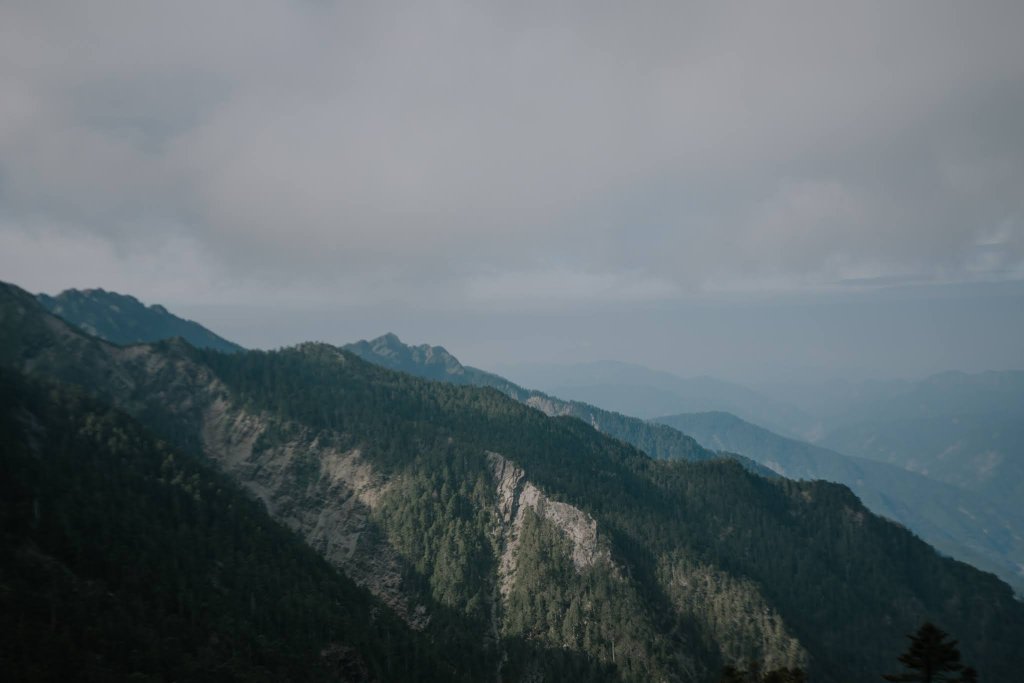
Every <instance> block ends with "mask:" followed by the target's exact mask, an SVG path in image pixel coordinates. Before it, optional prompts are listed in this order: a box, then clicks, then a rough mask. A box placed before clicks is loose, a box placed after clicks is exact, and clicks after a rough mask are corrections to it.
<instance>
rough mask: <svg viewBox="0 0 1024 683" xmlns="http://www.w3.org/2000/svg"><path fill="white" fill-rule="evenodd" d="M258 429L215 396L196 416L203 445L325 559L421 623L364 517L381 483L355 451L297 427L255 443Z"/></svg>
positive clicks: (397, 565) (396, 564)
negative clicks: (290, 434)
mask: <svg viewBox="0 0 1024 683" xmlns="http://www.w3.org/2000/svg"><path fill="white" fill-rule="evenodd" d="M266 428H267V423H266V421H265V420H264V419H263V418H261V417H259V416H255V415H251V414H249V413H246V412H245V411H241V410H237V409H234V408H233V406H232V404H231V403H230V402H229V401H227V400H225V399H223V398H220V399H218V400H216V401H214V402H213V403H211V405H210V406H209V408H208V409H207V410H206V413H205V415H204V418H203V450H204V452H205V453H206V455H207V456H208V457H210V458H212V459H213V460H215V461H216V462H217V463H218V464H219V465H220V466H221V468H222V469H223V470H224V471H225V472H226V473H228V474H229V475H231V476H232V477H234V478H235V479H237V480H238V481H239V482H240V483H241V484H242V486H244V487H245V488H246V489H247V490H248V491H249V492H250V493H251V494H253V495H254V496H255V497H257V498H258V499H259V500H261V501H262V502H263V504H264V505H265V506H266V508H267V510H268V512H270V514H271V515H272V516H273V517H274V518H275V519H277V520H278V521H280V522H282V523H284V524H285V525H286V526H288V527H289V528H291V529H293V530H294V531H296V532H298V533H299V534H301V535H302V536H303V538H305V540H306V542H307V543H308V544H309V545H310V546H311V547H313V548H314V549H315V550H316V551H317V552H319V553H320V554H321V555H323V556H324V557H325V558H326V559H327V560H328V561H329V562H330V563H331V564H333V565H334V566H336V567H338V568H339V569H341V571H343V572H344V573H345V574H346V575H348V576H349V577H350V578H351V579H352V580H354V581H355V582H356V583H358V584H360V585H362V586H365V587H366V588H367V589H369V590H370V592H372V593H373V594H374V595H376V596H377V597H379V598H381V599H382V600H383V601H384V602H385V603H386V604H387V605H389V606H390V607H391V608H392V609H394V610H395V611H396V612H397V613H398V614H399V615H400V616H402V617H403V618H404V619H405V620H406V621H407V622H408V623H409V624H410V625H411V626H413V627H414V628H423V627H425V626H426V624H427V623H428V621H429V617H428V615H427V613H426V609H425V608H424V607H423V606H421V605H416V604H414V600H413V599H412V598H411V597H410V595H409V594H408V593H407V592H406V591H404V590H403V586H402V579H401V577H402V569H403V560H402V558H401V556H400V555H399V553H398V552H397V551H396V550H395V548H394V547H393V546H392V545H391V544H390V543H389V542H388V540H387V538H386V536H385V534H384V533H383V531H382V530H381V529H379V528H378V527H377V525H376V524H375V523H374V522H373V519H372V512H373V510H374V508H375V507H376V506H377V505H378V504H379V502H380V500H381V497H382V496H383V495H384V494H385V493H386V492H387V489H388V482H387V481H385V480H384V478H383V477H380V476H379V475H377V473H376V472H375V471H374V469H373V467H372V466H371V465H370V464H369V463H368V462H366V461H365V460H364V459H363V458H362V455H361V453H360V451H359V450H358V449H355V450H349V451H339V450H338V449H336V448H334V447H333V446H331V445H330V444H327V443H324V442H323V441H321V440H320V439H317V438H315V437H312V436H311V435H310V434H309V433H308V432H307V431H305V430H298V435H297V436H296V437H294V438H293V439H291V440H289V441H287V442H285V443H283V444H281V445H276V446H272V447H267V448H256V447H255V446H256V444H257V443H258V441H259V438H260V436H261V435H262V434H263V432H264V430H265V429H266Z"/></svg>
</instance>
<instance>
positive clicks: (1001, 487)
mask: <svg viewBox="0 0 1024 683" xmlns="http://www.w3.org/2000/svg"><path fill="white" fill-rule="evenodd" d="M787 391H789V392H791V393H789V394H787V396H788V397H789V398H795V393H800V392H803V394H804V399H803V400H805V401H807V402H808V403H809V405H806V406H805V407H807V408H808V409H811V410H816V411H817V415H818V416H819V417H820V418H821V419H822V422H823V425H824V427H823V430H822V433H821V434H819V435H817V437H816V438H815V439H814V442H815V443H817V444H819V445H821V446H824V447H826V448H830V449H833V450H836V451H839V452H842V453H849V454H851V455H856V456H859V457H864V458H869V459H872V460H876V461H881V462H885V463H889V464H891V465H896V466H898V467H901V468H903V469H906V470H910V471H913V472H918V473H921V474H924V475H927V476H928V477H929V478H932V479H936V480H939V481H943V482H946V483H948V484H952V485H954V486H957V487H959V488H961V489H964V490H966V491H969V492H972V493H975V494H980V495H981V496H983V497H984V498H986V499H988V500H990V501H992V502H993V503H996V504H998V505H1000V506H1001V507H1003V508H1004V509H1016V508H1018V507H1019V506H1020V500H1021V498H1022V496H1024V372H1021V371H1001V372H983V373H978V374H966V373H962V372H944V373H940V374H937V375H932V376H930V377H926V378H924V379H922V380H897V381H888V382H862V383H852V382H829V383H826V384H823V385H811V386H803V387H789V388H788V389H787Z"/></svg>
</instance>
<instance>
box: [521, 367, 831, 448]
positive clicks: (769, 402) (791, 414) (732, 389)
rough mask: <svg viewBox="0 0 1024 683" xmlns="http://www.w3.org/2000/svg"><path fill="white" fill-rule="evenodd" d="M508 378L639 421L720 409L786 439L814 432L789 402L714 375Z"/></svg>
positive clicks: (579, 372)
mask: <svg viewBox="0 0 1024 683" xmlns="http://www.w3.org/2000/svg"><path fill="white" fill-rule="evenodd" d="M507 374H509V375H510V376H512V377H514V378H516V379H517V380H518V381H520V382H522V383H524V384H526V385H528V386H533V387H537V388H538V389H541V390H543V391H546V392H549V393H552V394H555V395H556V396H563V397H565V398H569V399H573V400H576V401H583V402H586V403H590V404H593V405H597V406H600V407H602V408H604V409H606V410H613V411H617V412H620V413H624V414H626V415H636V416H637V417H642V418H654V417H658V416H659V415H673V414H676V413H693V412H710V411H723V412H729V413H733V414H735V415H739V416H741V417H742V418H743V419H745V420H749V421H751V422H755V423H757V424H764V425H768V426H769V427H771V428H772V429H774V430H776V431H777V432H781V433H784V434H787V435H806V434H811V433H814V432H815V430H816V428H817V421H816V420H815V419H814V418H812V417H810V416H809V415H807V414H805V413H803V412H802V411H801V410H799V409H797V408H795V407H794V406H792V405H790V404H788V403H785V402H783V401H779V400H776V399H773V398H769V397H768V396H765V395H764V394H761V393H758V392H756V391H753V390H751V389H748V388H747V387H744V386H741V385H738V384H734V383H732V382H726V381H723V380H719V379H715V378H713V377H688V378H682V377H678V376H676V375H673V374H671V373H668V372H661V371H658V370H652V369H650V368H646V367H643V366H641V365H635V364H632V363H621V362H615V361H598V362H592V363H576V364H565V365H558V364H537V365H518V366H510V367H509V368H507Z"/></svg>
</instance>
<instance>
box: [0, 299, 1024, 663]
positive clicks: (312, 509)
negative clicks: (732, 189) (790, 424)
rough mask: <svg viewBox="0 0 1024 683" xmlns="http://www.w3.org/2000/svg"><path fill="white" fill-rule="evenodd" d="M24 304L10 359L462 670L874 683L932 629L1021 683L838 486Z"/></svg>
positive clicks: (365, 375)
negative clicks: (82, 398) (261, 522)
mask: <svg viewBox="0 0 1024 683" xmlns="http://www.w3.org/2000/svg"><path fill="white" fill-rule="evenodd" d="M33 306H35V304H34V302H32V300H31V298H30V297H28V298H26V296H25V295H24V293H21V292H19V291H18V290H16V289H13V288H10V287H5V288H2V289H0V360H2V361H3V362H4V363H6V364H12V365H15V366H17V367H19V368H22V369H25V370H29V371H31V372H33V373H36V374H42V375H47V376H56V377H58V378H63V379H65V380H71V381H77V382H82V383H87V384H88V385H89V386H90V387H93V388H94V389H95V390H97V391H98V392H99V393H100V394H102V395H104V396H108V397H110V398H111V399H112V400H116V401H117V402H118V403H119V405H121V406H123V407H124V408H125V409H127V410H129V411H130V412H131V413H132V414H133V415H136V416H138V417H139V418H140V419H142V420H144V421H145V422H146V424H147V425H150V426H151V427H152V428H154V429H157V430H159V431H161V433H163V434H164V435H166V436H167V437H168V438H171V439H173V440H175V442H177V443H179V444H183V445H184V446H188V445H190V444H191V445H194V446H196V447H197V448H199V449H201V450H202V452H203V453H204V454H205V455H206V456H207V457H209V458H211V459H213V460H215V461H216V462H218V463H219V465H220V466H221V468H222V469H223V470H224V471H225V472H226V473H227V474H228V475H229V476H230V477H231V478H232V479H233V480H234V481H237V482H239V483H240V484H242V485H243V486H244V487H245V488H246V489H247V490H248V491H249V492H250V493H251V494H252V495H253V496H255V497H257V498H259V499H260V500H262V501H263V502H264V504H265V506H266V509H267V510H268V511H269V512H270V514H271V515H272V516H273V517H274V518H275V519H277V520H280V521H281V522H283V523H285V524H287V525H288V526H290V527H291V528H293V529H295V530H296V531H297V532H298V533H300V534H301V535H302V536H303V537H304V538H305V539H306V541H307V543H308V544H309V545H311V546H312V547H313V548H315V549H316V550H317V551H319V552H320V553H321V554H322V555H323V556H324V557H326V558H327V559H328V560H329V561H330V562H331V563H332V564H334V565H335V566H337V567H340V568H342V569H343V570H344V571H345V572H346V573H347V574H349V575H350V576H352V577H353V578H354V579H355V580H356V582H357V583H360V584H362V585H363V586H366V587H367V588H369V589H370V590H371V591H373V592H375V593H376V594H377V595H378V596H380V597H381V599H383V600H384V601H385V602H386V603H387V604H389V605H390V606H391V607H392V608H393V609H394V610H395V612H396V613H397V614H399V615H401V616H402V617H403V618H404V619H405V620H406V621H407V623H409V624H410V625H412V626H413V627H414V628H419V629H422V632H423V633H425V634H428V635H429V637H430V638H431V639H433V640H434V641H435V642H437V643H439V644H440V645H442V646H443V647H445V648H452V647H455V648H456V650H455V651H458V652H462V653H464V657H465V660H466V666H467V668H470V669H472V670H474V671H479V670H480V668H481V667H483V668H485V669H489V670H491V671H493V675H494V676H496V677H497V676H501V677H502V678H505V679H512V680H524V679H534V680H536V678H537V677H538V676H546V679H547V680H580V679H586V678H590V679H596V680H601V679H610V680H644V681H646V680H694V681H709V680H713V679H714V678H715V672H716V671H717V670H718V668H719V667H720V666H721V665H723V664H732V663H739V664H742V663H743V662H744V661H745V660H746V659H749V658H758V659H762V660H765V661H766V662H768V664H769V666H791V665H804V666H807V667H808V668H809V669H810V671H811V672H812V680H815V681H823V682H825V683H830V682H836V683H838V682H839V681H843V680H869V679H871V678H874V677H876V676H877V675H878V674H879V673H880V672H882V671H885V670H887V669H888V668H890V664H891V661H892V658H893V657H894V656H895V654H896V653H897V652H899V650H900V649H902V646H903V644H902V634H903V633H905V632H907V631H910V630H912V629H913V628H915V627H916V626H917V625H918V624H919V623H920V622H921V621H923V620H924V619H926V618H928V619H932V620H934V621H936V622H938V623H941V624H942V625H943V627H944V628H946V629H947V630H949V631H951V632H953V633H955V634H957V635H958V636H959V637H960V638H961V640H962V649H963V651H964V656H965V658H967V659H968V660H969V661H971V662H973V663H975V664H976V665H977V666H978V668H979V669H980V670H981V671H982V674H983V676H986V677H988V676H990V677H991V678H992V680H1009V679H1010V678H1012V676H1013V675H1014V673H1015V672H1017V671H1019V670H1021V669H1022V668H1024V654H1022V653H1021V652H1020V648H1019V643H1020V642H1024V606H1022V605H1021V604H1019V603H1017V602H1016V601H1015V600H1013V598H1012V594H1011V591H1010V589H1009V588H1008V587H1007V586H1006V585H1005V584H1003V583H1002V582H1000V581H998V580H997V579H995V577H993V576H991V575H987V574H983V573H981V572H978V571H977V570H975V569H973V568H971V567H969V566H967V565H963V564H961V563H957V562H955V561H952V560H949V559H945V558H942V557H940V556H939V555H937V554H936V553H935V552H934V551H933V550H932V549H931V548H930V547H929V546H927V545H925V544H924V543H923V542H921V541H920V540H919V539H917V538H916V537H914V536H913V535H912V534H910V533H909V532H907V531H906V530H904V529H902V528H900V527H898V526H896V525H893V524H891V523H889V522H886V521H884V520H882V519H879V518H877V517H875V516H874V515H872V514H871V513H870V512H868V511H867V510H866V509H865V508H864V507H863V506H862V505H861V504H860V502H859V501H858V500H857V499H856V498H855V497H854V496H853V495H852V494H851V493H850V492H849V490H847V489H846V488H845V487H842V486H837V485H833V484H825V483H821V482H814V483H807V482H804V483H797V482H791V481H787V480H782V479H775V480H770V479H766V478H763V477H759V476H756V475H753V474H751V473H749V472H747V471H746V470H744V469H743V468H742V467H740V466H739V465H738V464H736V463H734V462H729V461H721V460H713V461H703V462H688V461H656V460H652V459H650V458H648V457H647V456H645V455H644V454H643V453H641V452H640V451H637V450H635V449H634V448H631V447H629V446H627V445H625V444H623V443H622V442H620V441H617V440H613V439H609V438H607V437H606V436H604V435H602V434H600V433H599V432H597V431H595V430H594V429H592V428H591V427H590V426H588V425H587V424H585V423H583V422H581V421H579V420H576V419H570V418H565V417H563V418H557V419H551V418H549V417H547V416H545V415H544V414H543V413H541V412H539V411H537V410H533V409H531V408H529V407H528V406H525V405H522V404H520V403H517V402H515V401H512V400H509V398H508V397H506V396H505V395H504V394H502V393H500V392H498V391H494V390H491V389H486V388H484V389H481V388H475V387H466V386H459V385H455V384H450V383H439V382H428V381H424V380H422V379H417V378H415V377H411V376H409V375H406V374H400V373H395V372H392V371H388V370H386V369H384V368H380V367H375V366H373V365H369V364H367V363H365V362H363V361H361V360H360V359H359V358H357V357H356V356H354V355H352V354H349V353H346V352H344V351H342V350H340V349H337V348H334V347H330V346H327V345H322V344H307V345H302V346H300V347H296V348H293V349H286V350H283V351H280V352H273V353H262V352H248V353H244V354H232V355H224V354H219V353H216V352H210V351H197V350H194V349H191V348H189V347H187V346H185V345H183V344H180V343H164V344H159V345H154V346H140V347H130V348H119V347H115V346H111V345H108V344H105V343H104V342H102V341H100V340H96V339H92V338H87V337H83V336H81V335H80V334H78V333H77V332H75V331H74V330H73V329H71V328H69V327H68V326H67V325H64V324H63V323H62V322H61V321H59V320H57V319H56V318H53V317H52V316H48V315H46V314H45V313H43V312H42V311H41V310H39V309H38V307H35V308H33ZM491 667H493V669H491ZM488 677H489V676H488ZM477 678H478V679H479V678H480V677H479V676H478V677H477Z"/></svg>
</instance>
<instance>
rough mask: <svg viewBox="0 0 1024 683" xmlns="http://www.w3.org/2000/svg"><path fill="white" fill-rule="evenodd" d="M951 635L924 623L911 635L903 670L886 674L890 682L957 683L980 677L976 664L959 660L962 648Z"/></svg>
mask: <svg viewBox="0 0 1024 683" xmlns="http://www.w3.org/2000/svg"><path fill="white" fill-rule="evenodd" d="M948 637H949V634H948V633H946V632H944V631H943V630H942V629H940V628H939V627H937V626H936V625H935V624H933V623H931V622H925V623H924V624H922V625H921V628H919V629H918V630H917V633H914V634H911V635H908V636H907V638H909V639H910V645H909V646H908V647H907V651H906V652H904V653H903V654H902V655H900V662H901V663H902V664H903V667H904V672H903V673H900V674H887V675H885V676H883V678H884V679H885V680H887V681H897V682H899V683H914V682H915V681H919V682H920V683H939V682H940V681H956V682H957V683H973V682H974V681H977V680H978V672H977V671H975V670H974V668H973V667H969V666H967V667H965V666H964V665H963V664H962V663H961V662H960V650H958V649H957V647H956V646H957V642H956V641H955V640H947V638H948Z"/></svg>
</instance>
